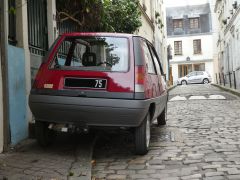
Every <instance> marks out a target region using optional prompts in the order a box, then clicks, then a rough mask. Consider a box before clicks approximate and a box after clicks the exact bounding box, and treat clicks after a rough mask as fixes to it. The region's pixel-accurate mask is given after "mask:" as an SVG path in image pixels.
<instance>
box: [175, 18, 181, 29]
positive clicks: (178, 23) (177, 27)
mask: <svg viewBox="0 0 240 180" xmlns="http://www.w3.org/2000/svg"><path fill="white" fill-rule="evenodd" d="M173 29H174V30H175V29H183V19H173Z"/></svg>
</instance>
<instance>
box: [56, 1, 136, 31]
mask: <svg viewBox="0 0 240 180" xmlns="http://www.w3.org/2000/svg"><path fill="white" fill-rule="evenodd" d="M140 16H141V14H140V10H139V9H138V1H137V0H57V17H58V18H57V20H58V22H59V23H64V22H66V21H72V22H74V24H75V26H76V27H77V30H78V31H90V32H91V31H106V32H123V33H133V32H134V31H136V30H137V29H138V28H139V27H140V26H141V20H140Z"/></svg>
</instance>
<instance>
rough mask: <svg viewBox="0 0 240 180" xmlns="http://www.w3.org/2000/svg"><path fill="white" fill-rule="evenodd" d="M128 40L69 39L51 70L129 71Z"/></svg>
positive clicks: (59, 49)
mask: <svg viewBox="0 0 240 180" xmlns="http://www.w3.org/2000/svg"><path fill="white" fill-rule="evenodd" d="M128 64H129V47H128V39H127V38H121V37H102V36H101V37H100V36H95V37H93V36H91V37H67V38H65V39H64V41H63V42H62V44H61V45H60V47H59V48H58V50H57V52H56V53H55V56H54V58H53V60H52V63H51V66H50V68H51V69H59V70H93V71H127V70H128Z"/></svg>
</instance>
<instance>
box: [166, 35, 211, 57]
mask: <svg viewBox="0 0 240 180" xmlns="http://www.w3.org/2000/svg"><path fill="white" fill-rule="evenodd" d="M195 39H201V46H202V54H200V55H194V54H193V40H195ZM174 41H182V52H183V55H181V56H174ZM167 44H170V45H171V47H172V49H173V51H172V52H173V59H172V60H171V61H185V60H186V58H187V57H190V60H191V61H194V60H209V59H213V37H212V35H201V36H188V37H169V38H168V43H167Z"/></svg>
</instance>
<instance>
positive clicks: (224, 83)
mask: <svg viewBox="0 0 240 180" xmlns="http://www.w3.org/2000/svg"><path fill="white" fill-rule="evenodd" d="M222 76H223V85H224V86H225V85H226V82H225V75H224V73H223V74H222Z"/></svg>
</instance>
